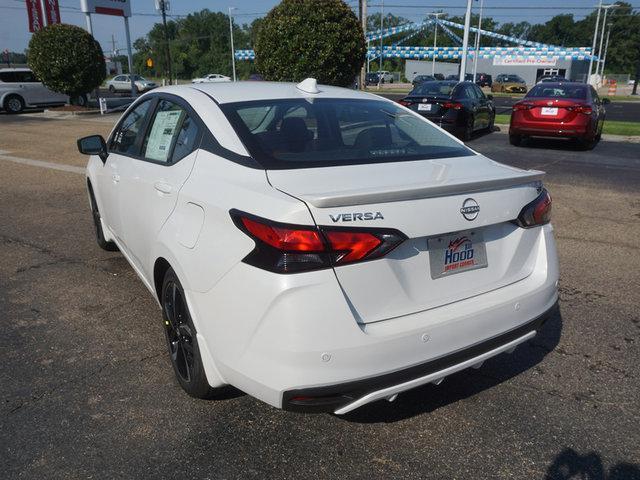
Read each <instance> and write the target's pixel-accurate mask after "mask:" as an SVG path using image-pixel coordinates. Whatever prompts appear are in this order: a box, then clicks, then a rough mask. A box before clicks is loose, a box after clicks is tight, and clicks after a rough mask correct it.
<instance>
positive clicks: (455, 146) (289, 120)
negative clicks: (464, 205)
mask: <svg viewBox="0 0 640 480" xmlns="http://www.w3.org/2000/svg"><path fill="white" fill-rule="evenodd" d="M221 108H222V109H223V111H224V113H225V115H226V116H227V118H228V119H229V121H230V122H231V124H232V125H233V126H234V128H235V130H236V132H237V133H238V135H239V136H240V139H241V140H242V142H243V143H244V144H245V146H246V147H247V149H248V150H249V153H251V156H252V157H254V158H255V159H256V160H258V161H259V162H260V163H261V164H262V165H263V166H264V167H265V168H267V169H283V168H309V167H326V166H337V165H352V164H367V163H384V162H400V161H409V160H422V159H431V158H444V157H456V156H466V155H473V154H474V153H473V152H472V151H471V150H469V149H467V148H466V147H465V146H464V145H462V144H460V143H459V142H457V141H456V140H454V139H452V138H451V137H449V136H448V135H447V134H445V133H443V132H442V131H441V130H439V129H438V128H437V127H435V126H434V125H432V124H431V123H429V121H428V120H425V119H423V118H421V117H420V116H418V115H417V114H414V113H411V112H407V111H406V110H405V109H403V108H400V107H399V106H397V105H395V104H393V103H391V102H387V101H383V100H357V99H329V98H327V99H308V100H306V99H286V100H261V101H252V102H239V103H229V104H224V105H222V106H221Z"/></svg>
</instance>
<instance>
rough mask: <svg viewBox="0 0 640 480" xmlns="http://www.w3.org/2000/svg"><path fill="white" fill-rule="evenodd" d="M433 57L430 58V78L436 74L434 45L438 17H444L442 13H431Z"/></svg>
mask: <svg viewBox="0 0 640 480" xmlns="http://www.w3.org/2000/svg"><path fill="white" fill-rule="evenodd" d="M431 15H433V17H434V18H433V56H432V57H431V76H433V75H435V73H436V45H437V39H438V17H439V16H440V15H444V12H438V13H436V12H433V13H432V14H431Z"/></svg>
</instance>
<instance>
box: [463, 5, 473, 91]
mask: <svg viewBox="0 0 640 480" xmlns="http://www.w3.org/2000/svg"><path fill="white" fill-rule="evenodd" d="M471 2H473V0H467V13H466V14H465V16H464V35H463V36H462V59H461V60H460V81H461V82H464V76H465V73H466V71H467V54H468V53H469V27H471Z"/></svg>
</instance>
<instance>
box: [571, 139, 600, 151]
mask: <svg viewBox="0 0 640 480" xmlns="http://www.w3.org/2000/svg"><path fill="white" fill-rule="evenodd" d="M597 144H598V137H597V136H595V137H593V138H590V139H588V138H576V146H577V147H578V149H579V150H593V149H594V148H595V146H596V145H597Z"/></svg>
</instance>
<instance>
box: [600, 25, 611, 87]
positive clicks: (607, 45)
mask: <svg viewBox="0 0 640 480" xmlns="http://www.w3.org/2000/svg"><path fill="white" fill-rule="evenodd" d="M610 34H611V25H609V28H608V29H607V39H606V40H605V42H604V55H603V57H602V72H600V75H601V76H604V64H605V62H606V61H607V50H608V49H609V35H610Z"/></svg>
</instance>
